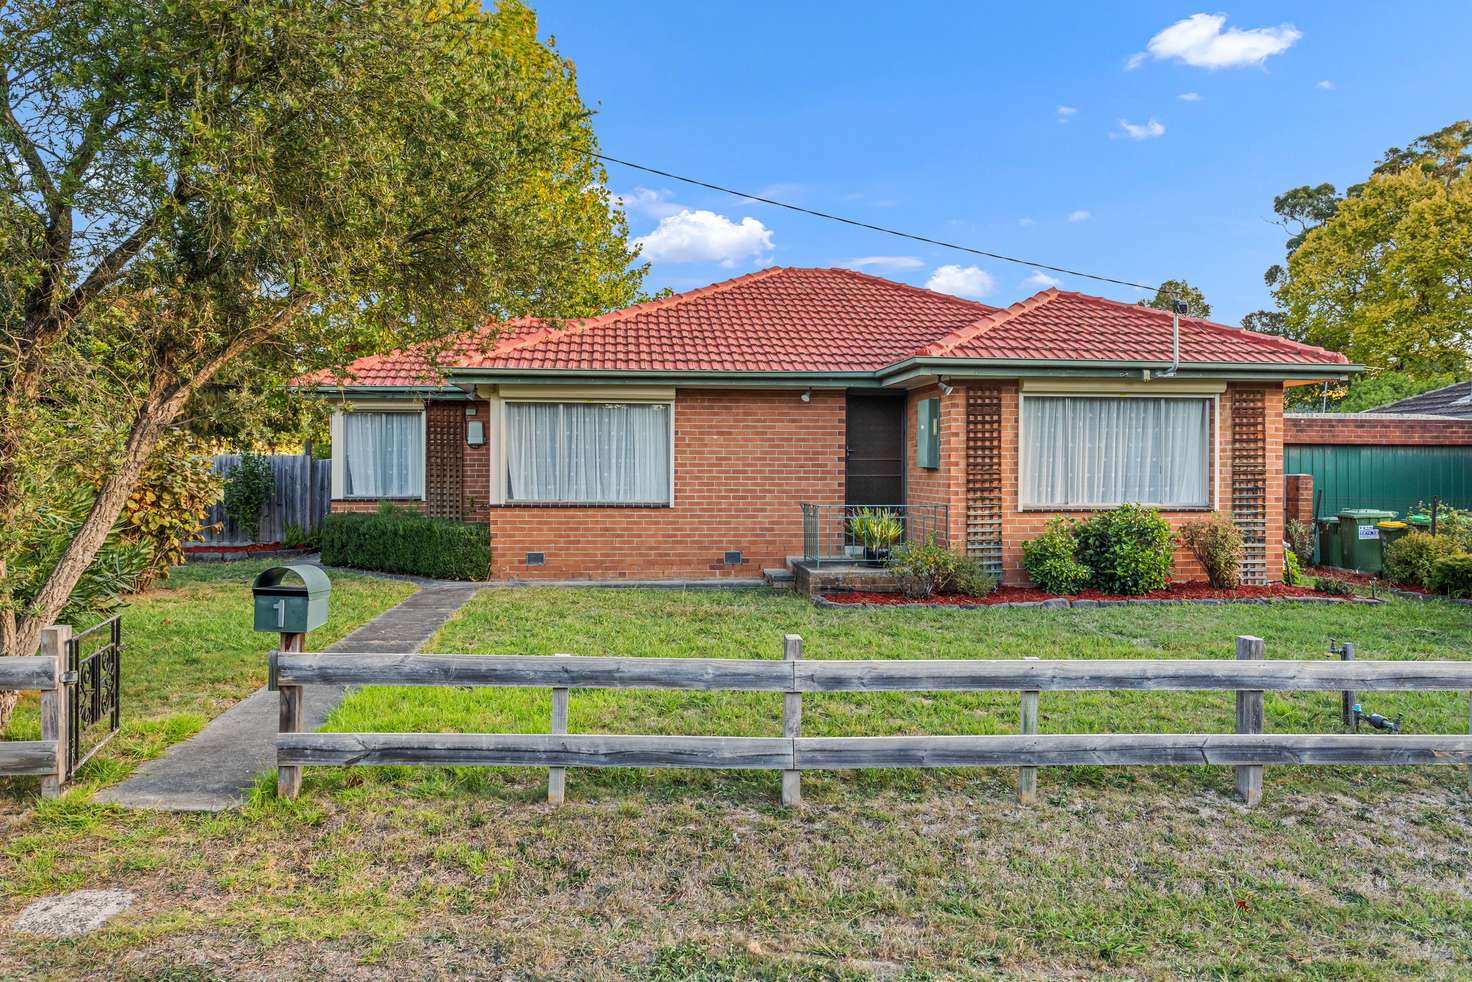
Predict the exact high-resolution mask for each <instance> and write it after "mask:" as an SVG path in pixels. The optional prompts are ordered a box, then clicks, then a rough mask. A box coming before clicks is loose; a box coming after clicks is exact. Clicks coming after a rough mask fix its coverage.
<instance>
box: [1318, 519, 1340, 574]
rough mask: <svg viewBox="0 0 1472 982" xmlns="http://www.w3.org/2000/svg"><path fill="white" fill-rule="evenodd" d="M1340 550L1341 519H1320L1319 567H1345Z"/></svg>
mask: <svg viewBox="0 0 1472 982" xmlns="http://www.w3.org/2000/svg"><path fill="white" fill-rule="evenodd" d="M1342 555H1343V552H1342V550H1341V549H1340V548H1339V519H1338V518H1337V517H1335V516H1333V515H1330V516H1328V517H1326V518H1321V519H1319V565H1320V566H1343V565H1344V563H1343V562H1341V561H1340V557H1341V556H1342Z"/></svg>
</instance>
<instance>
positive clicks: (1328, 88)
mask: <svg viewBox="0 0 1472 982" xmlns="http://www.w3.org/2000/svg"><path fill="white" fill-rule="evenodd" d="M1314 88H1316V89H1323V90H1324V91H1325V92H1333V91H1334V89H1335V85H1334V83H1333V82H1331V81H1329V80H1328V79H1327V78H1326V79H1324V80H1323V81H1322V82H1315V83H1314Z"/></svg>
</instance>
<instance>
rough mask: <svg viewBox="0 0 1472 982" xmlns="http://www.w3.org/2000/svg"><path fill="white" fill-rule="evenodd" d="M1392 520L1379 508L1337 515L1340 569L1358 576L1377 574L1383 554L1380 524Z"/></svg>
mask: <svg viewBox="0 0 1472 982" xmlns="http://www.w3.org/2000/svg"><path fill="white" fill-rule="evenodd" d="M1393 518H1395V512H1393V511H1381V510H1380V509H1379V508H1346V509H1344V510H1343V511H1341V512H1340V513H1339V548H1340V552H1341V558H1342V559H1343V563H1342V565H1343V566H1344V567H1345V568H1346V569H1354V570H1359V571H1360V572H1361V573H1379V572H1380V570H1381V568H1382V566H1383V562H1382V560H1383V557H1384V552H1383V549H1382V546H1381V541H1380V523H1381V522H1384V521H1388V520H1390V519H1393Z"/></svg>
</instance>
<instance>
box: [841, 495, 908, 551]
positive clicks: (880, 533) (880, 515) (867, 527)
mask: <svg viewBox="0 0 1472 982" xmlns="http://www.w3.org/2000/svg"><path fill="white" fill-rule="evenodd" d="M848 528H849V533H850V534H851V535H852V536H853V537H854V539H856V540H857V541H858V542H859V543H860V544H861V545H862V546H863V547H864V558H865V559H866V560H868V561H869V562H871V563H883V562H884V561H885V560H886V559H888V558H889V550H890V548H891V547H892V546H894V544H895V543H896V542H899V541H900V540H901V539H903V538H904V535H905V525H904V522H902V521H901V520H900V516H899V515H898V514H897V513H896V512H893V511H891V510H889V509H888V508H860V509H859V510H858V511H856V512H854V513H853V515H852V516H850V518H849V520H848Z"/></svg>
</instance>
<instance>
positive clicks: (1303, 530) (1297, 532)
mask: <svg viewBox="0 0 1472 982" xmlns="http://www.w3.org/2000/svg"><path fill="white" fill-rule="evenodd" d="M1287 538H1288V548H1289V549H1290V550H1292V552H1293V555H1295V556H1296V557H1298V562H1299V565H1301V566H1310V565H1312V564H1313V561H1314V527H1313V525H1312V524H1311V523H1309V522H1305V521H1303V520H1302V519H1298V518H1290V519H1289V520H1288V528H1287Z"/></svg>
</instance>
